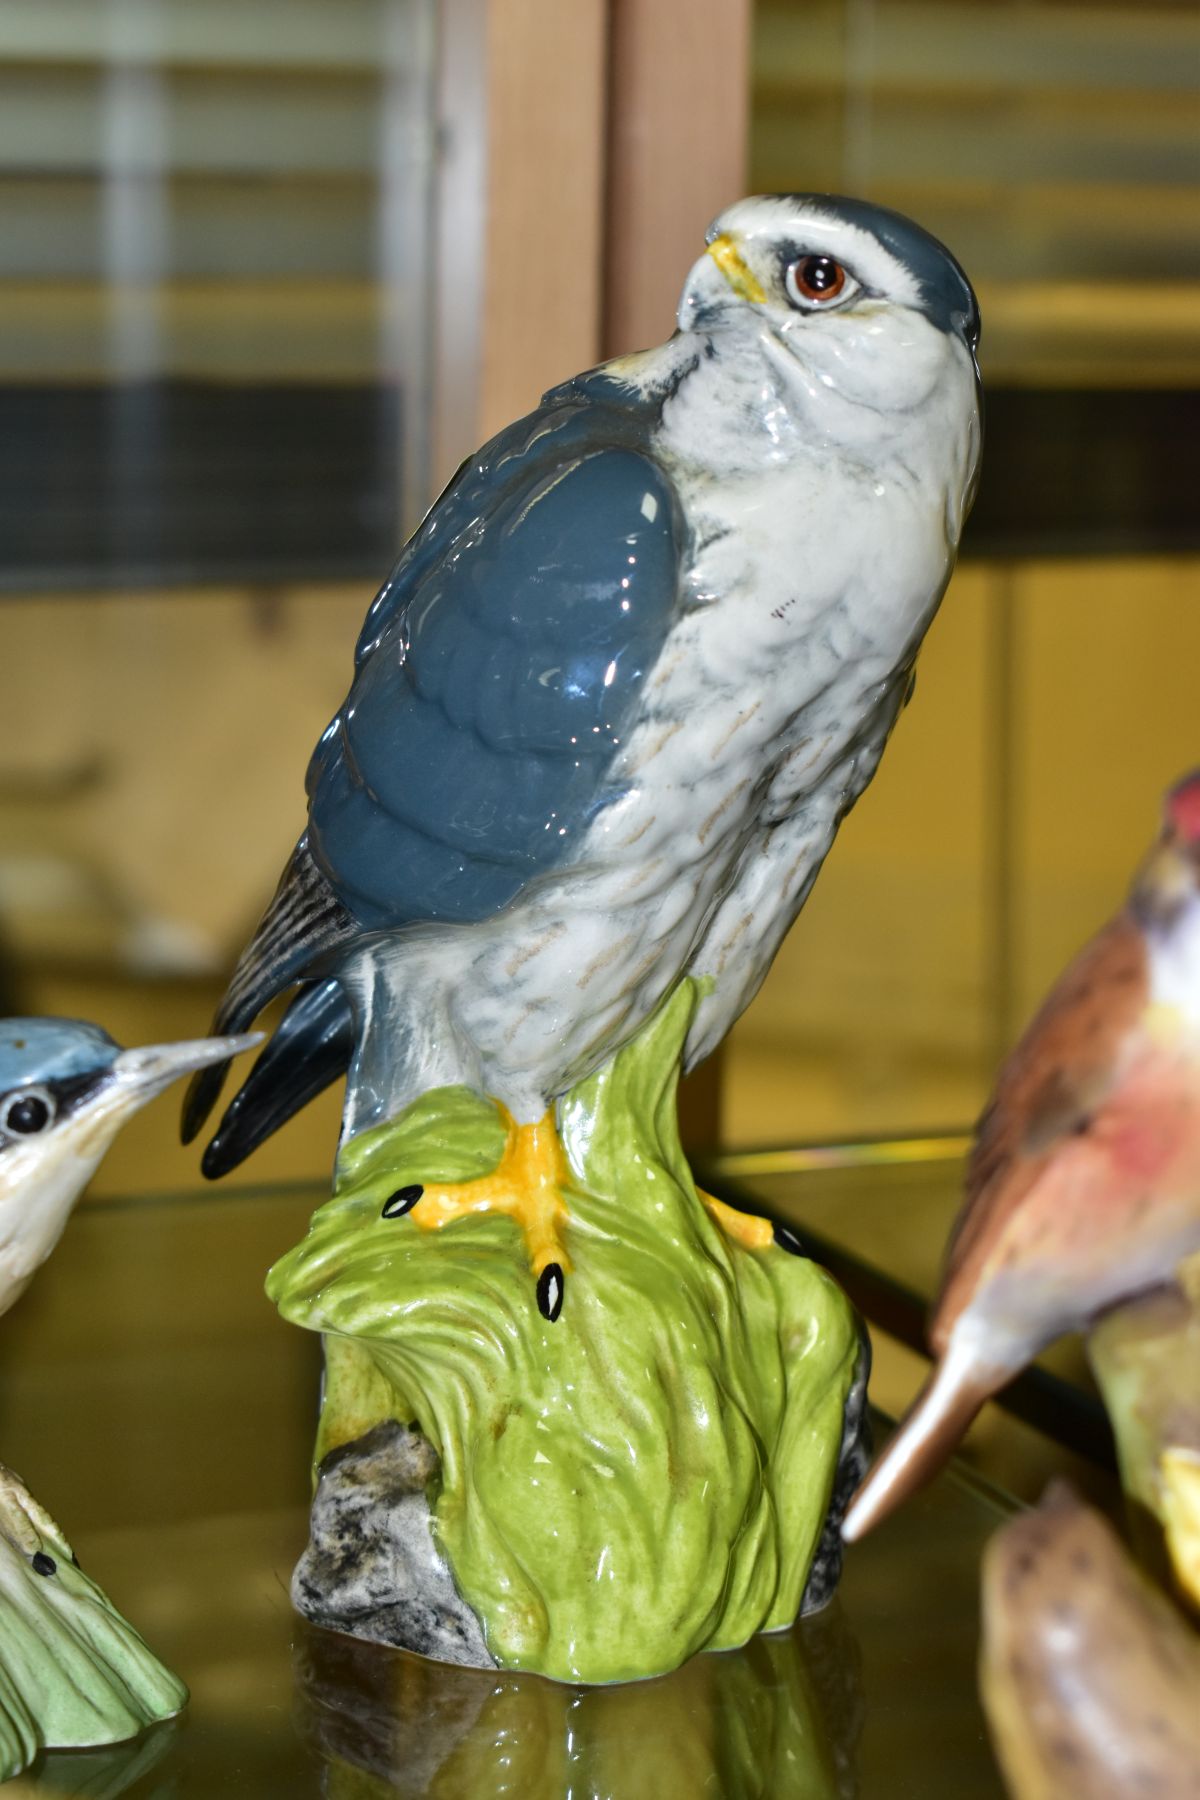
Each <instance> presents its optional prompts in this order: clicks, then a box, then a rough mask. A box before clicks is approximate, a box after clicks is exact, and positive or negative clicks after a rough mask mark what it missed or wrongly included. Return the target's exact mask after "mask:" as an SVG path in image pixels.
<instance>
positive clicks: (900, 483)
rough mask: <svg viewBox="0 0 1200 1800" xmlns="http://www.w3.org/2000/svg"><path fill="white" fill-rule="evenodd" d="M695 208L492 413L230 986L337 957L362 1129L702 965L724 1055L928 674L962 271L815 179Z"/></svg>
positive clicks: (964, 402) (632, 1022) (536, 1113)
mask: <svg viewBox="0 0 1200 1800" xmlns="http://www.w3.org/2000/svg"><path fill="white" fill-rule="evenodd" d="M710 240H711V241H710V251H711V253H706V254H705V255H703V256H701V258H700V259H699V261H698V262H697V264H696V266H695V267H694V269H693V270H692V271H691V274H690V275H689V276H688V278H687V281H686V284H685V287H684V292H683V297H682V300H681V303H680V309H679V327H680V328H679V330H678V332H677V333H676V335H675V336H674V337H673V338H672V339H671V340H670V341H669V342H668V343H666V344H664V345H662V346H661V347H660V348H658V349H655V350H651V351H646V352H644V353H640V354H638V355H634V356H627V357H623V358H619V359H618V360H617V361H616V362H613V363H609V364H606V365H605V366H604V367H603V368H602V369H600V370H597V371H593V372H592V373H591V374H589V375H587V376H584V377H580V378H577V379H576V380H575V381H573V382H569V383H567V384H565V386H564V387H562V388H560V389H556V390H555V391H554V392H552V393H551V394H549V395H547V397H546V399H545V401H544V402H543V405H542V407H541V408H539V409H538V410H537V411H536V412H535V413H533V414H531V415H530V416H529V417H528V418H527V419H524V420H521V421H519V422H518V423H517V424H515V425H513V426H511V427H509V428H508V430H507V431H505V432H503V433H501V434H500V436H499V437H498V438H496V439H495V440H493V442H492V443H491V444H489V445H486V446H485V447H484V448H483V449H482V450H481V451H480V452H479V454H478V456H477V457H475V458H473V459H472V460H471V462H470V463H469V464H468V465H466V466H465V467H464V469H463V471H461V473H460V475H459V476H458V477H457V478H456V481H455V482H454V483H452V484H451V486H450V488H449V489H448V490H447V492H446V494H445V495H444V496H443V497H442V499H441V500H440V501H439V502H438V503H437V504H436V505H435V507H434V508H433V510H432V511H431V513H430V515H429V518H428V519H427V521H426V523H425V524H424V525H423V526H422V528H421V530H420V531H419V532H418V534H417V536H416V537H415V538H414V540H413V542H412V544H411V545H410V546H409V547H408V549H407V550H406V551H405V552H404V554H403V556H402V557H401V559H400V562H399V563H398V565H397V568H396V571H395V573H394V575H393V576H392V578H391V579H390V581H389V582H388V584H387V585H386V586H385V588H384V590H383V592H382V594H381V595H380V597H379V599H378V600H377V601H376V603H375V605H374V606H373V608H372V609H371V613H370V615H369V616H368V619H367V623H366V625H365V627H364V631H363V634H362V638H361V640H360V644H359V651H358V658H357V664H356V670H355V675H354V681H353V684H352V686H351V689H350V693H349V695H348V697H347V700H346V702H345V704H344V705H343V707H342V708H341V709H340V711H339V713H338V715H337V717H336V718H335V720H334V722H333V724H332V725H331V726H330V728H329V730H328V731H327V732H326V734H325V736H324V737H323V739H322V740H321V743H320V744H319V746H318V748H317V751H316V753H315V756H314V758H313V762H312V765H311V767H310V772H309V794H310V813H309V823H308V831H307V833H306V835H305V837H304V838H302V839H301V843H300V846H299V848H298V851H297V853H296V857H295V859H294V861H293V863H292V864H291V865H290V867H289V870H288V871H287V873H286V874H285V877H284V880H283V883H282V885H281V888H280V891H279V893H278V895H277V896H276V899H275V901H274V902H273V903H272V907H271V908H270V910H269V912H268V914H267V916H266V918H265V919H264V922H263V925H262V927H260V931H259V933H258V936H257V938H256V940H255V943H254V944H253V945H252V946H251V948H250V950H249V951H248V952H247V954H246V956H245V957H244V959H243V962H242V964H241V965H240V968H239V971H238V974H237V976H236V978H235V982H234V984H233V986H232V987H231V990H230V994H229V997H228V1000H227V1003H226V1007H225V1009H224V1011H223V1012H222V1014H221V1015H220V1017H221V1020H222V1028H226V1027H227V1026H228V1025H229V1024H230V1023H232V1022H236V1021H248V1020H249V1019H250V1018H252V1017H253V1016H254V1014H255V1013H256V1012H257V1011H258V1010H259V1009H260V1008H261V1007H262V1005H263V1004H264V1003H265V1002H266V1000H267V999H269V998H270V997H271V995H272V994H274V993H277V992H279V991H281V990H283V989H286V988H287V987H288V986H290V985H292V984H293V983H294V982H295V981H296V980H297V979H298V978H300V977H302V976H303V975H304V974H305V973H306V971H308V970H316V971H317V972H319V973H320V974H321V975H322V976H327V975H328V974H329V973H330V972H331V971H332V972H333V973H335V974H336V976H337V979H338V980H339V982H340V983H341V985H342V987H343V989H344V990H345V993H346V996H347V1000H348V1003H349V1006H350V1008H351V1011H352V1013H353V1031H351V1030H350V1028H349V1026H347V1029H346V1032H345V1034H344V1038H343V1039H342V1040H341V1054H342V1055H343V1056H344V1057H345V1058H346V1059H347V1060H349V1059H350V1058H351V1054H352V1052H353V1061H352V1069H351V1079H350V1091H349V1102H348V1108H347V1114H346V1135H347V1136H348V1137H349V1136H353V1135H355V1134H356V1133H357V1132H359V1131H362V1130H364V1129H367V1128H369V1127H371V1126H374V1125H376V1124H378V1123H380V1122H381V1121H382V1120H384V1119H387V1118H393V1117H395V1116H397V1115H398V1113H399V1112H400V1111H401V1110H402V1109H403V1107H405V1106H406V1105H408V1104H410V1103H411V1102H412V1101H413V1100H414V1099H416V1098H418V1097H419V1096H420V1095H421V1094H422V1093H424V1092H427V1091H428V1090H429V1089H431V1088H434V1087H448V1086H455V1085H462V1086H466V1087H469V1088H472V1089H473V1090H474V1091H476V1092H477V1093H479V1094H481V1095H486V1096H490V1097H492V1098H494V1099H497V1100H499V1101H501V1102H502V1103H503V1104H504V1105H505V1106H507V1107H508V1108H509V1110H510V1111H511V1112H512V1113H513V1115H514V1117H515V1118H516V1119H517V1120H518V1121H519V1122H521V1123H529V1122H532V1121H534V1120H536V1119H538V1118H540V1117H541V1116H542V1115H543V1113H544V1112H545V1110H546V1107H547V1105H549V1104H550V1103H552V1102H554V1101H555V1100H557V1099H558V1098H559V1096H561V1095H562V1094H563V1093H564V1092H565V1091H566V1090H567V1089H568V1088H569V1087H571V1086H572V1085H573V1084H575V1083H577V1082H578V1081H580V1080H582V1079H584V1078H585V1077H586V1076H587V1075H588V1074H590V1073H591V1072H592V1071H593V1070H594V1069H596V1068H598V1067H600V1066H601V1065H602V1064H603V1063H604V1062H605V1061H606V1060H607V1059H608V1058H610V1057H611V1056H612V1055H613V1054H614V1052H615V1051H616V1050H617V1049H619V1047H620V1046H621V1044H622V1043H624V1042H627V1041H628V1040H629V1038H631V1037H632V1036H633V1035H634V1034H635V1033H636V1032H637V1030H638V1028H639V1027H640V1025H641V1024H642V1023H643V1021H644V1020H645V1019H646V1018H647V1017H648V1016H649V1015H650V1014H651V1012H652V1011H653V1010H654V1008H655V1007H656V1006H657V1005H658V1004H659V1002H660V1001H661V1000H662V998H663V996H664V995H665V994H668V993H669V992H670V991H671V990H672V989H673V987H674V986H675V985H676V983H677V982H678V981H679V979H680V978H681V977H682V976H684V975H692V976H695V977H700V978H707V979H708V982H709V985H708V987H707V988H706V994H705V998H704V1000H703V1003H702V1004H701V1006H700V1007H699V1008H698V1009H697V1012H696V1016H695V1019H694V1021H693V1026H692V1030H691V1034H690V1037H689V1042H688V1046H687V1058H688V1061H689V1063H690V1062H694V1061H695V1060H696V1059H697V1058H698V1057H700V1056H702V1055H704V1054H705V1053H706V1052H707V1051H708V1050H710V1049H711V1048H712V1047H713V1045H714V1044H715V1043H717V1042H718V1041H719V1040H720V1038H721V1037H722V1036H723V1035H724V1033H725V1031H726V1030H727V1029H728V1027H729V1025H730V1024H731V1023H732V1021H733V1020H734V1019H735V1018H736V1017H737V1016H738V1014H739V1013H740V1012H741V1010H742V1009H743V1007H744V1006H745V1005H746V1004H747V1003H748V1001H749V999H750V998H751V997H752V995H753V994H754V992H755V990H756V989H757V987H758V985H759V983H760V982H761V980H762V977H763V975H764V974H765V972H766V969H767V967H768V966H769V964H770V961H771V958H772V956H773V955H774V953H775V951H776V949H777V948H778V945H779V943H780V940H781V939H782V937H783V935H784V933H785V932H786V930H787V928H788V926H789V925H790V924H791V922H792V920H793V919H794V917H795V916H796V913H797V912H798V911H799V909H800V907H801V905H802V904H803V902H804V899H805V897H806V895H807V893H808V890H809V888H810V886H811V884H812V882H813V880H814V879H815V877H816V874H817V872H818V870H819V868H820V865H821V862H822V860H823V859H824V856H825V855H826V853H827V851H828V849H829V847H830V844H831V843H832V841H833V837H834V834H835V832H836V830H837V827H838V824H839V823H840V821H841V818H842V816H843V814H844V813H845V811H846V809H847V808H848V807H849V806H850V805H851V804H852V803H853V802H854V800H855V799H856V798H857V796H858V795H859V794H860V793H861V791H862V790H863V788H864V787H865V786H866V784H867V782H868V781H869V780H870V778H871V776H872V774H873V773H874V769H875V766H876V763H877V761H878V759H879V756H880V755H881V753H882V750H883V747H884V744H885V742H886V739H887V736H888V733H889V732H890V730H891V727H892V725H893V723H894V721H895V718H896V716H897V714H898V712H899V709H900V707H901V705H902V703H903V700H904V697H905V694H906V692H907V691H908V682H909V674H910V671H911V667H912V663H913V659H914V658H915V656H916V654H917V651H918V649H919V646H920V642H921V639H922V637H923V635H924V632H925V630H926V628H927V626H928V624H929V621H930V619H931V617H932V615H933V612H934V610H935V608H936V606H937V604H938V601H939V599H940V598H941V594H942V592H943V589H944V588H945V585H946V582H947V580H948V579H949V575H950V572H951V568H952V566H953V561H954V556H955V552H956V549H957V545H958V539H959V534H960V531H961V527H962V522H963V518H964V516H965V513H966V510H967V508H968V506H969V504H970V499H971V495H972V492H973V488H974V482H975V475H976V468H977V463H978V455H979V401H978V389H977V372H976V368H975V362H974V344H975V340H976V337H977V330H978V318H977V314H976V311H975V306H974V301H973V297H972V296H971V292H970V288H969V286H968V284H967V283H966V281H965V278H964V277H963V275H962V272H961V270H959V269H958V267H957V264H955V263H954V261H953V259H952V258H951V257H950V256H949V254H948V253H947V252H946V251H945V250H944V249H943V248H942V247H941V246H940V245H938V244H936V243H935V242H934V240H933V239H931V238H929V237H928V235H927V234H925V233H924V232H922V231H921V230H920V229H919V227H916V226H914V225H912V224H911V222H909V221H905V220H901V219H899V218H898V217H897V216H896V215H893V214H888V213H885V212H883V211H881V210H879V209H874V208H870V207H867V206H864V205H863V204H862V203H860V202H842V201H840V200H839V199H838V198H836V197H831V196H820V195H792V196H776V197H769V198H763V199H757V200H748V201H743V202H740V203H739V204H738V205H737V206H735V207H732V208H730V209H729V211H728V212H727V213H725V214H723V215H722V217H721V218H720V219H719V220H718V221H717V222H716V224H715V226H714V228H713V233H712V234H710ZM810 257H815V258H817V260H818V261H821V262H822V266H825V265H827V264H833V263H836V267H837V268H838V270H839V271H840V274H839V277H838V283H837V285H835V286H834V287H833V288H832V289H831V290H830V292H829V298H828V301H826V300H824V299H818V300H816V301H810V300H808V299H805V298H804V297H803V296H802V294H801V293H800V290H799V289H798V288H797V286H796V280H795V268H796V266H797V259H799V260H800V262H804V261H805V259H807V258H810ZM630 559H632V560H630ZM622 571H624V572H622ZM626 582H628V583H629V586H628V587H627V588H626V587H625V585H624V584H625V583H626ZM299 1004H300V1007H301V1008H302V1009H303V1008H304V1007H305V1006H306V1004H307V1002H306V1000H305V998H303V997H302V999H301V1001H300V1003H299ZM332 1004H333V1001H332V1000H331V999H330V997H329V995H328V994H327V995H326V996H325V999H324V1002H323V1006H322V1009H321V1012H320V1016H318V1015H317V1013H316V1012H313V1013H311V1014H308V1013H306V1012H304V1011H302V1012H301V1014H300V1024H301V1025H302V1027H303V1028H300V1026H299V1025H297V1022H296V1021H295V1020H293V1025H294V1027H296V1028H295V1029H294V1030H293V1032H292V1034H291V1037H290V1039H289V1042H288V1048H287V1056H286V1058H285V1057H282V1056H281V1057H279V1058H278V1059H276V1061H275V1062H274V1063H273V1064H272V1065H271V1066H270V1068H269V1071H268V1073H267V1074H266V1075H264V1076H263V1077H262V1078H261V1079H260V1083H259V1087H258V1091H257V1093H256V1095H255V1099H254V1102H253V1105H246V1106H244V1107H243V1117H242V1120H241V1121H240V1123H241V1126H242V1128H243V1130H244V1142H245V1143H247V1144H248V1143H249V1141H250V1140H251V1139H252V1137H253V1122H252V1120H251V1119H250V1118H249V1117H247V1114H249V1113H253V1112H254V1111H255V1110H256V1109H257V1110H259V1115H260V1119H261V1121H262V1124H263V1128H264V1129H271V1128H273V1125H274V1124H275V1123H277V1122H278V1117H279V1115H280V1113H281V1111H282V1112H286V1110H287V1109H288V1106H289V1105H299V1104H302V1103H303V1100H304V1098H305V1097H307V1092H308V1091H309V1088H308V1086H307V1084H306V1077H305V1075H304V1073H303V1070H304V1065H305V1062H306V1045H307V1043H308V1041H309V1039H310V1037H311V1038H312V1039H313V1040H314V1041H318V1042H319V1043H320V1044H321V1045H322V1046H325V1047H327V1046H328V1045H329V1044H330V1042H331V1041H332V1040H331V1033H330V1019H329V1008H330V1007H331V1005H332ZM280 1096H282V1097H283V1101H284V1103H283V1104H282V1105H281V1104H280ZM213 1098H214V1095H213V1093H212V1092H211V1091H207V1092H206V1093H205V1094H204V1096H203V1103H202V1104H201V1103H200V1102H199V1101H198V1103H197V1105H196V1107H195V1108H194V1112H193V1116H192V1118H191V1119H190V1121H189V1123H190V1124H193V1125H198V1123H199V1120H200V1117H201V1116H202V1115H203V1112H204V1111H205V1109H206V1108H207V1106H208V1105H211V1102H212V1099H213Z"/></svg>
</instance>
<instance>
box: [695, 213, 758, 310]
mask: <svg viewBox="0 0 1200 1800" xmlns="http://www.w3.org/2000/svg"><path fill="white" fill-rule="evenodd" d="M708 254H709V255H710V256H711V257H712V259H713V261H714V262H715V263H716V265H717V267H718V269H720V271H721V273H722V275H723V276H724V277H725V279H726V281H727V282H728V283H729V285H730V287H731V288H732V289H733V291H734V293H735V294H736V295H737V296H738V298H739V299H740V300H750V301H752V302H753V303H754V304H755V305H756V306H761V305H762V303H763V301H764V300H765V299H766V297H767V296H766V291H765V289H764V288H763V285H762V283H761V282H760V281H759V279H758V276H757V275H756V274H755V273H754V271H753V269H751V268H750V267H749V265H748V264H747V262H746V260H745V258H744V257H743V256H742V253H741V251H740V250H739V249H738V247H737V245H736V244H735V243H734V241H733V238H732V237H731V236H730V234H729V233H728V232H727V231H722V232H720V233H719V234H718V236H716V237H715V238H714V239H713V241H712V243H711V244H710V245H709V246H708Z"/></svg>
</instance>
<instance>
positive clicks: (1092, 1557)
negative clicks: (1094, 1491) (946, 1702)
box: [979, 1482, 1200, 1800]
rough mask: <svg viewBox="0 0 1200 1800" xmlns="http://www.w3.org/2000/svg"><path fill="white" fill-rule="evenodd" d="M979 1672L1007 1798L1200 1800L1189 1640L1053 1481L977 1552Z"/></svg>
mask: <svg viewBox="0 0 1200 1800" xmlns="http://www.w3.org/2000/svg"><path fill="white" fill-rule="evenodd" d="M979 1676H980V1687H981V1689H982V1695H983V1702H984V1709H985V1711H986V1713H987V1719H988V1724H989V1726H990V1727H991V1735H992V1742H993V1745H994V1746H995V1750H996V1755H997V1758H998V1759H999V1762H1000V1765H1001V1768H1002V1769H1003V1771H1004V1776H1005V1785H1006V1787H1007V1789H1008V1792H1009V1794H1010V1796H1011V1800H1126V1797H1127V1796H1132V1795H1134V1794H1146V1795H1149V1794H1161V1795H1162V1796H1163V1800H1189V1797H1192V1800H1194V1796H1196V1795H1197V1794H1200V1718H1198V1716H1197V1705H1196V1702H1197V1699H1198V1698H1200V1639H1198V1638H1197V1637H1196V1635H1195V1633H1194V1632H1191V1631H1189V1630H1188V1627H1187V1625H1186V1624H1185V1623H1184V1621H1183V1619H1182V1618H1181V1617H1180V1615H1179V1614H1178V1613H1177V1612H1176V1611H1175V1609H1174V1607H1172V1606H1171V1604H1170V1603H1169V1601H1168V1600H1167V1599H1166V1597H1165V1596H1164V1595H1163V1594H1161V1593H1159V1592H1158V1591H1157V1590H1156V1589H1155V1588H1153V1587H1152V1586H1151V1584H1150V1583H1149V1581H1147V1580H1146V1579H1145V1577H1144V1576H1142V1575H1141V1574H1140V1573H1139V1571H1138V1570H1137V1569H1136V1568H1135V1567H1134V1565H1133V1564H1132V1562H1131V1561H1130V1559H1129V1557H1128V1556H1127V1555H1126V1554H1125V1551H1124V1550H1123V1549H1122V1547H1121V1545H1120V1543H1119V1541H1118V1539H1117V1537H1116V1535H1115V1533H1114V1532H1113V1530H1112V1528H1111V1526H1110V1525H1109V1524H1108V1523H1107V1521H1106V1520H1104V1519H1102V1518H1101V1517H1100V1515H1099V1514H1098V1513H1096V1512H1094V1511H1093V1510H1092V1509H1091V1507H1088V1506H1085V1505H1084V1504H1083V1503H1082V1501H1080V1500H1079V1499H1077V1498H1076V1496H1075V1495H1074V1494H1073V1493H1072V1492H1071V1490H1070V1488H1069V1487H1068V1486H1067V1484H1066V1483H1065V1482H1056V1483H1055V1484H1054V1485H1053V1487H1051V1489H1050V1490H1049V1492H1048V1493H1047V1494H1046V1495H1045V1497H1044V1498H1043V1500H1042V1502H1041V1504H1040V1506H1037V1507H1035V1508H1034V1509H1033V1510H1032V1511H1030V1512H1024V1513H1021V1514H1020V1515H1019V1516H1018V1517H1017V1518H1015V1519H1013V1520H1012V1521H1011V1522H1010V1523H1009V1524H1007V1525H1005V1526H1004V1527H1003V1529H1002V1530H1001V1531H998V1532H997V1533H996V1535H995V1537H994V1538H993V1539H992V1540H991V1542H990V1543H989V1544H988V1547H987V1550H986V1552H985V1555H984V1564H983V1647H982V1653H981V1656H980V1666H979Z"/></svg>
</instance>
